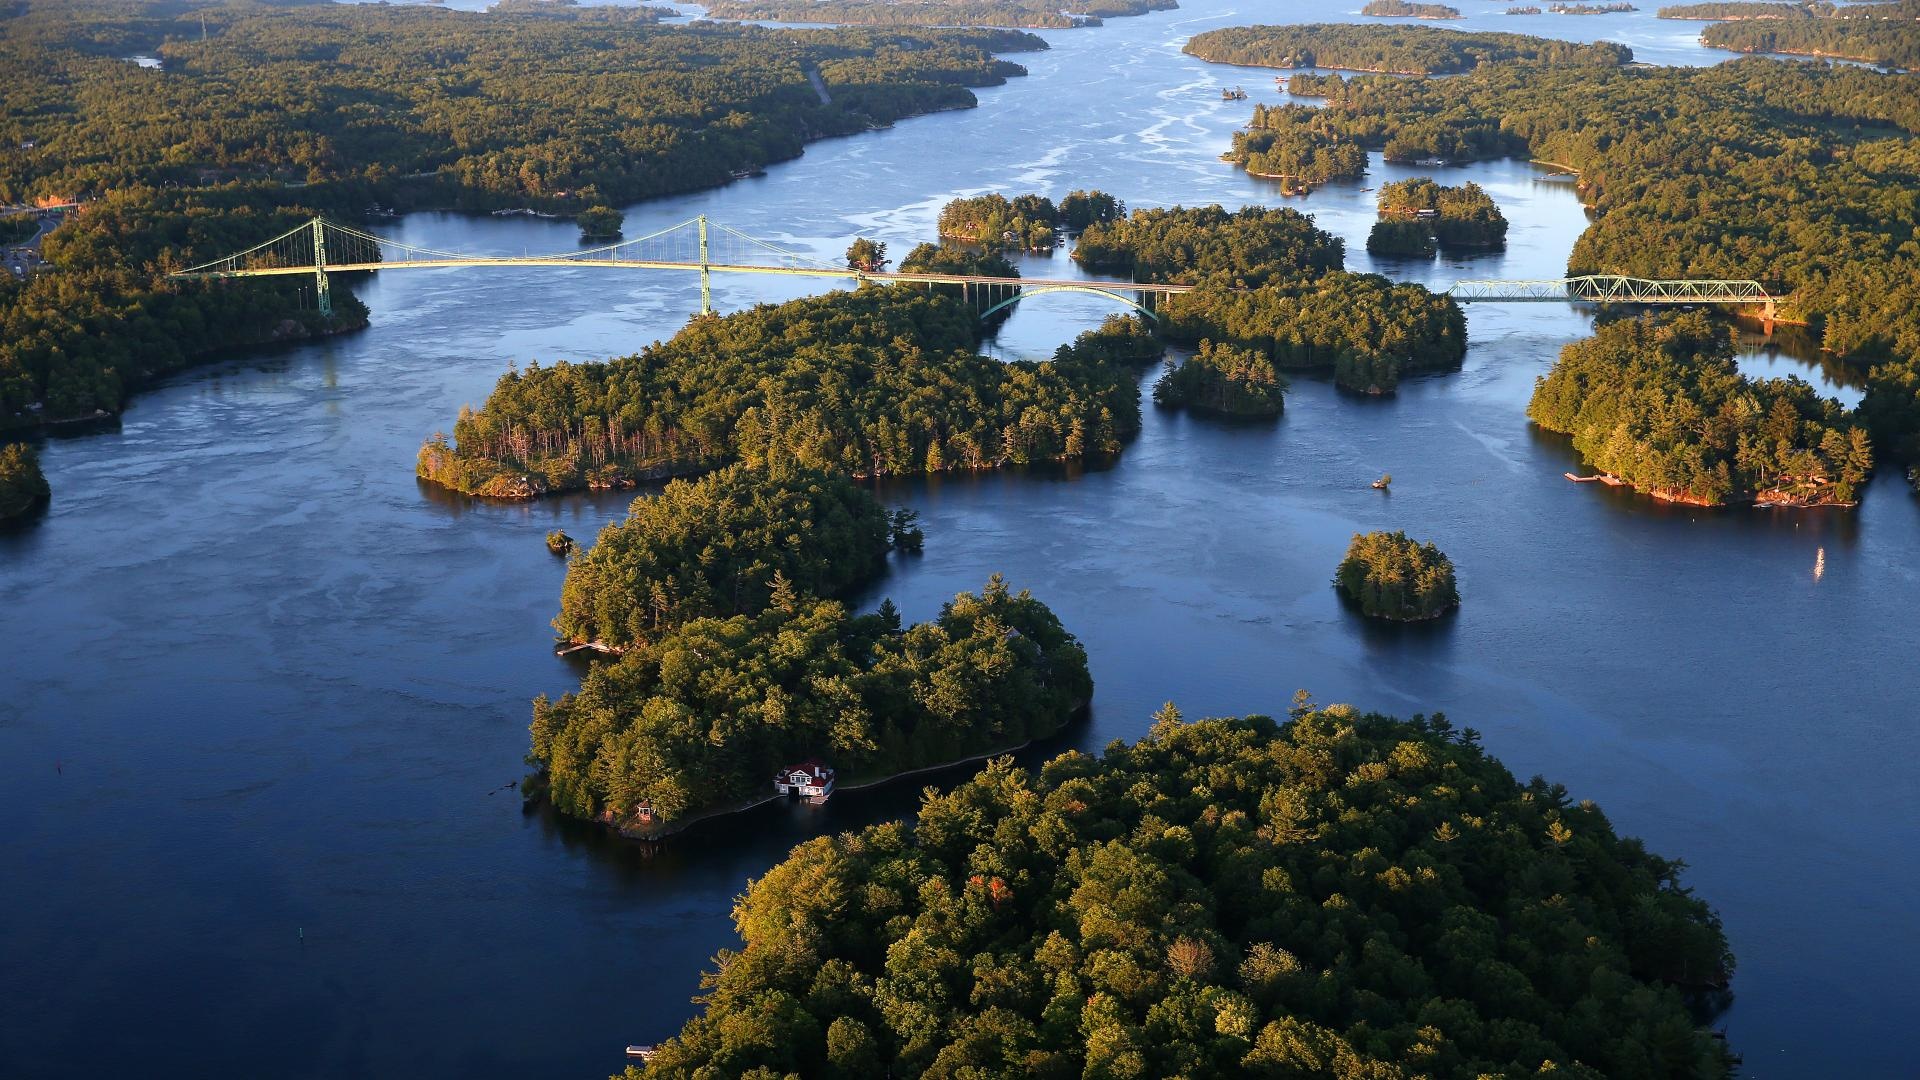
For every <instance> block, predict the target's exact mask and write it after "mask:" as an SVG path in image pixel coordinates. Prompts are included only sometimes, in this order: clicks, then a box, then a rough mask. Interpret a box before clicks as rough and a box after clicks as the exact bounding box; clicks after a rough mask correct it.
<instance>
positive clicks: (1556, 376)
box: [1527, 314, 1873, 506]
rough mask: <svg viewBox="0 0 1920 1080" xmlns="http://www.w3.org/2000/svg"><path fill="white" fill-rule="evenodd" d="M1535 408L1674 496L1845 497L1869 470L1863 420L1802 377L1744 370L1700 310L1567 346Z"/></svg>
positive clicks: (1622, 326) (1793, 501)
mask: <svg viewBox="0 0 1920 1080" xmlns="http://www.w3.org/2000/svg"><path fill="white" fill-rule="evenodd" d="M1527 416H1528V417H1529V418H1530V419H1532V420H1533V422H1534V423H1536V424H1539V425H1540V426H1541V427H1543V428H1546V429H1547V430H1548V431H1557V432H1561V433H1563V434H1566V435H1570V436H1572V438H1573V446H1574V449H1576V450H1578V451H1579V452H1580V453H1581V455H1582V456H1584V457H1585V458H1586V459H1587V460H1589V461H1591V462H1592V463H1593V465H1594V467H1595V468H1598V469H1600V470H1602V471H1603V472H1605V473H1607V474H1610V475H1612V476H1615V477H1618V478H1619V479H1621V480H1624V481H1626V482H1627V483H1629V484H1632V485H1633V486H1634V487H1636V488H1639V489H1640V490H1642V491H1644V492H1646V493H1647V494H1649V495H1653V496H1654V497H1656V498H1660V499H1665V500H1668V501H1671V502H1684V503H1694V504H1697V505H1701V506H1719V505H1723V504H1726V503H1759V504H1762V505H1788V506H1808V505H1819V504H1824V503H1842V504H1847V503H1852V502H1853V501H1854V500H1855V498H1857V496H1858V492H1859V488H1860V485H1861V484H1862V483H1863V482H1864V481H1865V480H1866V478H1867V475H1868V474H1869V473H1871V472H1872V471H1873V449H1872V444H1871V441H1870V440H1869V439H1868V437H1867V433H1866V431H1865V429H1863V428H1861V427H1859V426H1857V425H1856V424H1855V423H1854V422H1853V420H1852V418H1850V417H1849V416H1848V415H1847V414H1846V412H1845V410H1843V409H1841V407H1840V405H1839V404H1838V403H1837V402H1835V401H1833V400H1832V399H1831V398H1822V397H1820V396H1819V395H1817V394H1816V393H1814V391H1813V388H1812V387H1810V386H1808V385H1807V384H1806V383H1804V382H1801V381H1800V380H1799V379H1791V378H1789V379H1751V378H1747V377H1746V376H1743V375H1741V374H1740V371H1739V368H1738V367H1736V366H1735V364H1734V362H1733V341H1732V335H1731V334H1730V333H1729V332H1728V330H1727V329H1726V328H1725V327H1724V326H1718V325H1715V324H1714V323H1712V322H1710V321H1708V320H1707V319H1706V318H1705V317H1704V316H1701V315H1698V314H1689V315H1681V316H1665V317H1659V316H1644V317H1641V318H1637V319H1626V320H1622V321H1620V322H1616V323H1613V324H1611V325H1608V326H1605V327H1602V328H1601V329H1600V331H1599V332H1598V333H1596V334H1595V335H1594V336H1593V337H1591V338H1588V339H1586V340H1584V341H1576V342H1574V343H1573V344H1571V345H1568V346H1567V347H1566V348H1565V349H1563V350H1561V353H1560V360H1559V362H1558V363H1556V364H1555V365H1554V366H1553V370H1552V371H1550V372H1549V373H1548V374H1546V375H1544V376H1542V377H1541V378H1540V380H1539V383H1538V385H1537V386H1536V387H1535V389H1534V392H1533V400H1532V402H1530V403H1529V404H1528V406H1527Z"/></svg>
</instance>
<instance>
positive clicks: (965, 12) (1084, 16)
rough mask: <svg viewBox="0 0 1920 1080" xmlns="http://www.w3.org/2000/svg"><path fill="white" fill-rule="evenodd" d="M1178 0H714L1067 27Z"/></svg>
mask: <svg viewBox="0 0 1920 1080" xmlns="http://www.w3.org/2000/svg"><path fill="white" fill-rule="evenodd" d="M1179 6H1180V5H1179V4H1177V3H1176V2H1175V0H1083V2H1079V3H1075V4H1074V5H1073V6H1072V7H1071V8H1070V9H1066V8H1062V7H1061V6H1060V4H1059V3H1058V2H1057V0H913V2H911V3H896V2H895V0H713V2H712V3H709V4H707V5H706V9H707V15H708V17H710V18H715V19H765V20H771V21H774V22H797V23H834V24H836V25H842V26H848V25H871V26H1018V27H1023V28H1027V29H1034V30H1041V29H1045V30H1066V29H1071V28H1073V27H1076V26H1099V25H1100V23H1101V21H1102V20H1103V19H1112V18H1119V17H1122V16H1128V15H1144V14H1146V13H1147V12H1149V11H1170V10H1172V9H1174V8H1176V7H1179Z"/></svg>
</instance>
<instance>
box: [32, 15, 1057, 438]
mask: <svg viewBox="0 0 1920 1080" xmlns="http://www.w3.org/2000/svg"><path fill="white" fill-rule="evenodd" d="M663 11H664V9H661V8H655V7H647V6H642V7H625V8H615V7H587V6H577V7H575V6H566V5H559V4H532V5H527V10H525V11H496V12H491V13H478V12H466V11H455V10H448V9H445V8H439V7H430V6H426V5H391V6H390V5H387V4H330V3H293V4H241V5H232V6H226V7H220V8H219V9H218V10H217V11H216V10H215V9H214V8H210V7H207V6H206V5H203V4H200V3H197V2H194V0H143V2H141V3H138V4H113V3H108V2H106V0H20V2H18V3H14V4H12V5H10V7H9V9H8V12H7V15H6V19H7V33H6V39H7V49H8V52H7V56H8V65H7V66H8V70H9V72H10V74H9V77H8V78H7V79H6V80H4V82H0V113H4V115H6V116H7V117H9V118H11V119H10V123H11V124H12V127H11V128H10V129H9V132H10V133H9V135H8V138H9V140H12V141H10V142H8V144H7V146H8V152H7V153H4V154H0V202H5V203H9V204H12V203H21V204H38V203H65V202H76V201H77V202H79V203H81V207H80V209H79V210H78V211H77V212H74V213H70V214H68V215H67V216H66V217H65V219H64V220H63V221H62V222H61V224H60V226H59V228H57V229H55V230H54V231H53V232H52V233H51V234H50V235H48V236H47V237H46V238H45V239H44V241H43V243H42V252H41V253H42V255H43V256H44V257H45V260H46V264H45V265H46V268H45V269H43V270H41V271H39V272H37V273H35V274H33V275H31V276H29V277H28V278H26V279H25V280H24V281H22V282H20V283H18V284H17V285H10V286H9V287H7V288H5V289H0V325H4V326H5V327H6V331H7V332H6V333H5V334H4V335H0V429H6V428H10V427H29V426H33V425H37V424H40V423H43V422H49V421H57V420H64V419H70V418H75V417H91V416H94V415H96V414H97V413H100V412H105V413H114V412H118V411H119V410H120V409H121V408H122V407H123V406H124V405H125V403H126V401H127V398H128V395H130V394H132V393H134V392H135V391H137V390H139V389H140V388H142V387H144V386H147V385H150V384H151V383H152V382H153V381H154V380H156V379H158V378H160V377H162V376H164V375H166V374H168V373H170V372H172V371H175V370H178V369H180V368H182V367H184V366H186V365H188V364H191V363H195V362H198V361H200V360H202V359H205V358H208V357H212V356H217V355H225V354H226V353H227V352H228V351H230V350H232V349H234V348H237V347H243V346H249V345H255V344H262V343H271V342H285V341H293V340H298V339H301V338H309V337H314V336H317V335H322V334H332V333H340V332H344V331H348V330H353V329H356V328H358V327H361V326H364V325H365V324H366V320H367V310H366V308H365V306H364V305H363V304H361V303H360V302H359V301H358V300H356V299H355V298H354V297H353V296H352V295H351V292H350V289H351V287H352V278H351V277H340V278H336V281H335V285H334V288H333V312H334V314H333V318H332V319H326V318H323V317H321V316H320V315H319V314H318V313H317V312H316V311H315V306H314V303H313V297H312V295H311V294H312V281H311V279H302V278H300V277H298V276H289V277H277V278H262V279H257V280H250V281H248V282H245V283H244V284H243V285H242V284H236V283H233V282H193V283H183V282H178V281H173V280H169V279H168V278H167V273H168V272H169V271H172V270H175V269H180V268H184V267H190V266H193V265H196V264H199V263H203V262H206V261H208V260H211V259H215V258H218V257H222V256H225V255H228V254H231V253H233V252H238V251H242V250H245V249H247V248H250V247H252V246H254V245H256V244H259V243H261V242H262V241H263V240H267V239H270V238H272V237H275V236H279V235H280V234H282V233H285V232H287V231H289V230H291V229H294V228H295V227H297V226H299V225H302V224H304V223H306V222H307V221H309V220H310V219H311V218H312V217H313V216H315V215H316V214H324V215H326V216H327V217H328V218H330V219H332V220H335V221H340V222H343V223H346V224H349V225H366V224H368V223H369V222H370V221H371V219H372V216H373V215H374V213H375V211H378V213H379V214H380V215H385V214H386V213H388V212H390V211H407V210H416V209H442V208H450V209H456V210H467V211H489V210H497V209H510V208H521V209H533V210H538V211H540V212H542V213H551V214H558V215H562V216H572V215H574V214H577V213H578V212H580V211H581V210H583V209H585V208H587V207H591V206H596V205H606V206H619V205H625V204H627V203H630V202H634V201H637V200H639V199H643V198H649V197H654V196H660V195H667V194H675V193H680V192H686V191H692V190H696V189H699V188H704V187H711V186H716V185H720V184H724V183H727V182H729V180H730V179H731V178H732V177H733V176H734V175H735V174H736V173H738V172H740V171H742V170H748V171H750V170H752V169H754V168H758V167H760V166H762V165H765V164H767V163H769V162H774V161H782V160H787V159H791V158H794V157H797V156H798V155H799V154H800V153H801V151H802V149H803V148H804V147H805V146H806V145H807V143H809V142H811V141H814V140H817V139H822V138H829V137H833V136H840V135H850V134H854V133H857V132H862V131H866V130H869V129H871V128H873V127H875V126H878V125H884V124H887V123H891V122H894V121H896V120H900V119H902V118H904V117H908V116H913V115H918V114H923V113H930V112H935V111H941V110H947V109H956V108H965V107H969V106H972V105H973V104H975V98H974V96H973V93H972V91H971V90H970V89H969V88H970V87H982V86H991V85H995V84H998V83H1001V82H1004V81H1005V80H1007V79H1008V78H1011V77H1015V76H1019V75H1022V74H1024V69H1023V68H1021V67H1020V66H1019V65H1017V64H1013V63H1010V62H1008V61H1005V60H1002V59H999V58H998V57H997V56H996V54H1003V53H1009V52H1020V51H1032V50H1039V49H1044V48H1045V47H1046V43H1045V42H1044V41H1043V40H1041V39H1040V38H1038V37H1035V36H1032V35H1028V34H1023V33H1019V32H1016V31H1011V30H980V29H974V30H955V29H937V28H928V29H924V30H913V31H901V30H898V29H858V28H842V29H832V30H821V29H814V30H796V29H790V28H788V29H771V28H765V27H758V26H730V25H716V24H712V23H703V24H699V25H693V26H672V25H664V24H662V23H661V22H660V21H659V20H660V16H661V13H662V12H663ZM370 42H377V43H378V44H377V46H370V45H369V44H368V43H370ZM108 43H112V44H108ZM148 48H151V49H152V54H153V55H154V56H156V57H157V58H158V59H159V60H160V61H161V64H160V65H159V66H158V67H157V68H147V67H141V66H138V65H135V64H130V63H127V62H126V61H124V60H122V59H120V57H121V56H123V55H125V54H126V53H127V52H129V51H144V50H146V49H148ZM555 57H565V58H566V62H565V63H556V62H554V59H553V58H555ZM694 67H698V68H699V70H700V71H701V73H702V76H701V77H702V80H704V81H703V82H702V86H701V88H700V89H698V90H697V91H694V92H690V91H689V84H688V82H687V72H688V71H689V70H690V69H691V68H694ZM422 73H428V75H425V76H423V74H422ZM815 80H817V81H818V82H819V83H820V85H821V86H823V87H825V88H826V90H827V91H828V93H827V95H826V98H827V99H828V100H823V98H822V96H821V95H820V94H817V93H816V92H815V91H814V89H813V86H812V83H813V82H814V81H815ZM709 82H710V84H711V85H707V83H709ZM289 87H298V88H299V92H298V93H289V91H288V88H289ZM15 142H22V143H30V144H31V145H33V147H34V150H33V152H32V153H16V152H13V147H14V144H15Z"/></svg>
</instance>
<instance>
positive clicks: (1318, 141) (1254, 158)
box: [1226, 85, 1367, 195]
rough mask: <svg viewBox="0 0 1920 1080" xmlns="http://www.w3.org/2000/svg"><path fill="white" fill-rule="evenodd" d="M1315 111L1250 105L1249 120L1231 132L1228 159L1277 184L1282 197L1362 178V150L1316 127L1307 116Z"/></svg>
mask: <svg viewBox="0 0 1920 1080" xmlns="http://www.w3.org/2000/svg"><path fill="white" fill-rule="evenodd" d="M1320 89H1322V90H1327V91H1329V92H1331V91H1333V90H1335V89H1337V88H1336V87H1332V86H1327V85H1323V86H1322V87H1321V88H1320ZM1316 111H1318V110H1315V109H1312V108H1309V107H1307V106H1305V105H1293V104H1286V105H1255V106H1254V107H1253V120H1252V121H1251V122H1249V123H1248V124H1247V126H1246V127H1245V128H1244V129H1242V130H1240V131H1236V132H1234V133H1233V146H1232V149H1230V150H1228V151H1227V155H1226V156H1227V158H1228V160H1230V161H1232V162H1233V163H1234V164H1236V165H1238V166H1240V167H1241V168H1243V169H1245V170H1247V171H1248V172H1249V173H1252V174H1253V175H1255V176H1260V177H1265V178H1267V179H1270V180H1278V181H1280V184H1281V188H1280V191H1281V194H1283V195H1303V194H1305V193H1307V192H1309V191H1312V190H1313V189H1314V188H1315V187H1318V186H1319V185H1321V184H1324V183H1327V182H1328V181H1331V180H1351V179H1354V178H1356V177H1359V176H1363V175H1365V174H1366V171H1367V151H1366V148H1365V147H1363V146H1361V145H1360V144H1358V143H1356V142H1354V141H1352V140H1351V139H1342V138H1340V137H1339V136H1338V135H1336V134H1334V133H1333V132H1330V131H1325V130H1322V129H1320V128H1319V127H1317V126H1316V125H1315V124H1314V123H1313V117H1312V116H1311V115H1310V114H1312V113H1314V112H1316ZM1269 118H1271V122H1269Z"/></svg>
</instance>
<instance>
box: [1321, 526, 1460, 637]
mask: <svg viewBox="0 0 1920 1080" xmlns="http://www.w3.org/2000/svg"><path fill="white" fill-rule="evenodd" d="M1333 583H1334V585H1335V586H1337V587H1338V588H1339V590H1340V592H1341V594H1342V595H1344V596H1345V597H1346V598H1347V599H1349V600H1351V601H1353V602H1354V603H1355V604H1356V605H1358V606H1359V608H1360V611H1361V612H1362V613H1363V614H1365V615H1369V616H1372V617H1373V618H1376V619H1392V620H1394V621H1396V622H1415V621H1418V620H1421V619H1436V618H1439V617H1440V616H1442V615H1444V614H1446V613H1447V612H1449V611H1452V610H1453V609H1454V608H1456V607H1459V606H1460V591H1459V587H1458V586H1457V585H1456V584H1455V582H1454V574H1453V560H1451V559H1449V558H1447V557H1446V556H1445V555H1444V554H1442V553H1441V551H1440V549H1439V548H1437V547H1434V546H1433V545H1432V544H1430V543H1428V544H1423V543H1421V542H1419V541H1417V540H1411V539H1408V538H1407V534H1406V533H1403V532H1370V533H1362V534H1360V535H1358V536H1355V537H1354V538H1353V542H1352V543H1351V544H1349V545H1347V556H1346V558H1344V559H1342V560H1340V568H1339V569H1338V570H1336V571H1335V572H1334V576H1333Z"/></svg>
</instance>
